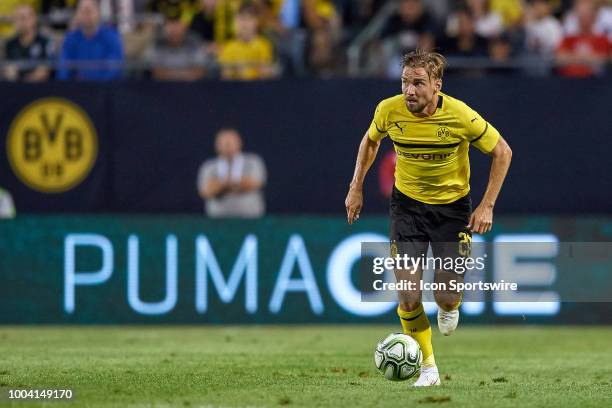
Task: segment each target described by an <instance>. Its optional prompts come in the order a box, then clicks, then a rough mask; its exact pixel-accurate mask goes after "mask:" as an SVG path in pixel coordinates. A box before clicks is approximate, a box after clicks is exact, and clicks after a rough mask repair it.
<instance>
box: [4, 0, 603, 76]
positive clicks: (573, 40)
mask: <svg viewBox="0 0 612 408" xmlns="http://www.w3.org/2000/svg"><path fill="white" fill-rule="evenodd" d="M0 38H1V41H2V43H3V45H4V46H3V47H2V49H3V55H2V59H1V67H2V71H1V76H2V78H3V79H4V80H10V81H15V80H23V81H32V82H35V81H46V80H50V79H55V80H68V79H83V80H109V79H118V78H147V79H154V80H176V81H193V80H199V79H203V78H222V79H238V80H256V79H268V78H275V77H291V76H298V77H301V76H313V77H323V78H326V77H337V76H344V75H353V76H375V77H385V76H388V77H397V75H398V74H399V70H400V64H399V59H400V57H401V55H402V54H403V53H405V52H407V51H410V50H413V49H415V48H417V47H419V48H424V49H436V50H438V51H440V52H442V53H443V54H444V55H446V56H447V57H448V58H449V59H450V60H451V62H452V64H451V71H450V72H451V73H458V74H463V75H482V74H485V73H486V74H490V73H502V74H506V75H513V74H532V75H551V74H552V75H564V76H572V77H588V76H596V75H603V74H605V72H606V68H607V66H609V65H610V61H611V55H612V0H464V1H451V0H2V1H1V2H0Z"/></svg>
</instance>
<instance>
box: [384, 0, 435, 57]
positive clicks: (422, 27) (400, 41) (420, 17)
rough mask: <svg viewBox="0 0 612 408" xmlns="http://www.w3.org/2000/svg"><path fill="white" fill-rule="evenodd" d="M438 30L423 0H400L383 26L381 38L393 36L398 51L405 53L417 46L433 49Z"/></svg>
mask: <svg viewBox="0 0 612 408" xmlns="http://www.w3.org/2000/svg"><path fill="white" fill-rule="evenodd" d="M436 32H437V27H436V23H435V21H434V19H433V17H432V16H431V14H429V12H428V11H427V10H425V5H424V4H423V1H422V0H400V2H399V9H398V11H397V12H396V13H395V14H394V15H392V16H391V18H390V19H389V21H388V22H387V24H386V25H385V27H384V28H383V30H382V33H381V38H383V39H388V38H393V39H394V40H395V41H396V42H397V45H398V52H399V53H400V54H405V53H407V52H409V51H412V50H414V49H416V48H417V47H419V48H425V49H432V48H433V47H434V38H435V35H436Z"/></svg>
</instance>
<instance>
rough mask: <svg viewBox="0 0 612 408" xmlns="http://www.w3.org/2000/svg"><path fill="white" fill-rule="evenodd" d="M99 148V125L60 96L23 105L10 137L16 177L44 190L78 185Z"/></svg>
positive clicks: (13, 124)
mask: <svg viewBox="0 0 612 408" xmlns="http://www.w3.org/2000/svg"><path fill="white" fill-rule="evenodd" d="M97 152H98V137H97V135H96V129H95V128H94V126H93V124H92V123H91V120H90V119H89V117H88V116H87V114H86V113H85V112H84V111H83V110H82V109H81V108H80V107H78V106H77V105H75V104H74V103H72V102H70V101H68V100H65V99H60V98H44V99H39V100H37V101H35V102H33V103H31V104H29V105H28V106H26V107H25V108H23V109H22V110H21V112H19V114H18V115H17V117H16V118H15V120H13V123H12V124H11V128H10V130H9V134H8V138H7V153H8V159H9V163H10V164H11V167H12V168H13V171H14V172H15V174H16V175H17V177H19V178H20V179H21V181H23V182H24V183H25V184H27V185H28V186H29V187H31V188H33V189H35V190H38V191H42V192H44V193H61V192H63V191H67V190H70V189H71V188H74V187H76V186H77V185H78V184H79V183H80V182H81V181H83V179H84V178H85V177H86V176H87V174H88V173H89V171H90V170H91V168H92V166H93V164H94V163H95V161H96V155H97Z"/></svg>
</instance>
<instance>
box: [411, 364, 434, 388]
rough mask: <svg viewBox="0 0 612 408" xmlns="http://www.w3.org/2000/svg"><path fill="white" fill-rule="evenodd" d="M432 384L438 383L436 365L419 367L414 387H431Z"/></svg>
mask: <svg viewBox="0 0 612 408" xmlns="http://www.w3.org/2000/svg"><path fill="white" fill-rule="evenodd" d="M432 385H440V374H439V373H438V367H436V366H435V365H434V366H429V367H426V366H423V367H421V375H419V379H418V380H416V382H415V383H414V387H431V386H432Z"/></svg>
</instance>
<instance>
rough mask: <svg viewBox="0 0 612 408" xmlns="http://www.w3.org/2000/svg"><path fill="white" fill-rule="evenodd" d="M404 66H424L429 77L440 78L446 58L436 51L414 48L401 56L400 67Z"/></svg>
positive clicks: (442, 74)
mask: <svg viewBox="0 0 612 408" xmlns="http://www.w3.org/2000/svg"><path fill="white" fill-rule="evenodd" d="M406 67H409V68H424V69H425V71H427V75H429V77H430V78H433V79H442V76H444V68H446V58H444V56H443V55H442V54H439V53H437V52H433V51H425V50H422V49H416V50H414V51H411V52H409V53H408V54H404V56H403V57H402V68H406Z"/></svg>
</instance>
